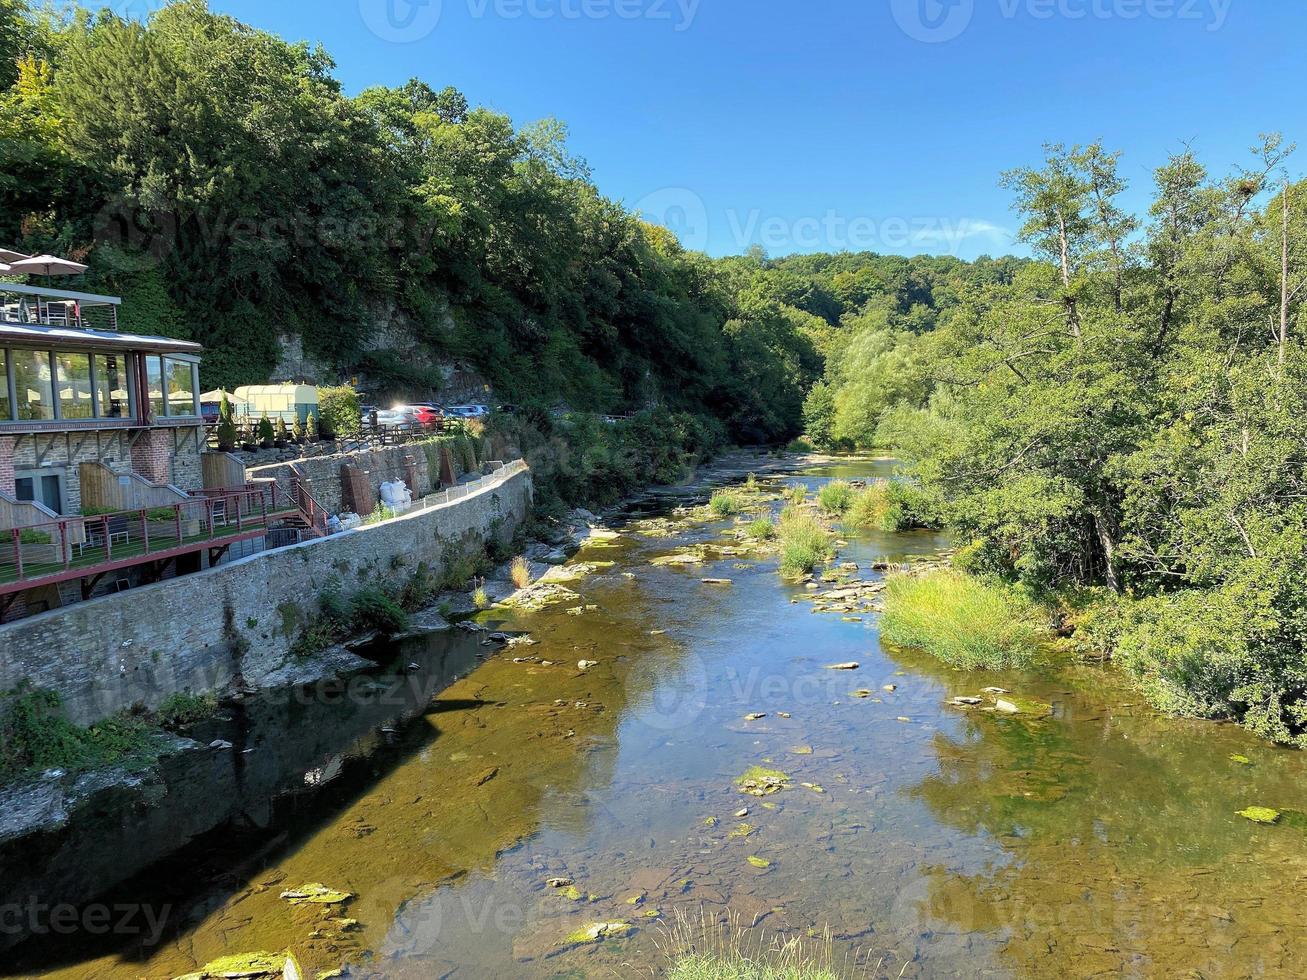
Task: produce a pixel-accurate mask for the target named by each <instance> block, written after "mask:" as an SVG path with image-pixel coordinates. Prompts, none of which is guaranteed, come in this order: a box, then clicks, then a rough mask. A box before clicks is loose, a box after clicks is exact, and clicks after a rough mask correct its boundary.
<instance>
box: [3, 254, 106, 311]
mask: <svg viewBox="0 0 1307 980" xmlns="http://www.w3.org/2000/svg"><path fill="white" fill-rule="evenodd" d="M87 268H88V266H85V265H82V263H80V262H72V261H70V260H68V259H61V258H59V256H57V255H34V256H32V257H31V258H26V259H15V260H14V261H12V262H10V263H9V272H10V274H11V275H13V274H20V275H22V274H25V275H29V276H44V277H45V278H47V279H48V278H50V277H51V276H80V275H81V274H82V273H83V272H85V271H86V270H87ZM36 318H37V320H38V321H39V320H40V319H41V298H40V297H39V296H38V297H37V298H36Z"/></svg>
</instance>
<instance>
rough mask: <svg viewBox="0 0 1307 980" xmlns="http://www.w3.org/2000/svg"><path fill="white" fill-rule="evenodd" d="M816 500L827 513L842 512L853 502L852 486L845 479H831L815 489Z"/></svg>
mask: <svg viewBox="0 0 1307 980" xmlns="http://www.w3.org/2000/svg"><path fill="white" fill-rule="evenodd" d="M817 502H818V503H820V504H821V509H822V510H824V511H825V512H826V513H828V514H843V513H844V512H845V511H846V510H848V509H849V507H850V506H852V504H853V487H852V486H850V485H849V483H848V481H846V480H832V481H831V482H830V483H827V484H826V485H825V486H823V487H822V488H821V489H820V490H818V491H817Z"/></svg>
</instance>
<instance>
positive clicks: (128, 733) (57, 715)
mask: <svg viewBox="0 0 1307 980" xmlns="http://www.w3.org/2000/svg"><path fill="white" fill-rule="evenodd" d="M161 734H162V733H161V732H159V731H158V730H157V729H155V728H153V727H152V726H151V725H150V724H149V723H148V722H147V720H146V719H145V718H144V717H141V716H136V715H129V714H119V715H114V716H113V717H111V718H106V719H105V720H104V721H101V722H98V723H97V724H95V725H92V726H91V727H90V728H82V727H80V726H78V725H75V724H73V723H72V722H71V721H69V720H68V719H67V718H66V717H64V713H63V699H62V698H61V697H60V696H59V694H58V693H57V692H55V691H48V690H42V689H38V688H33V687H28V686H22V687H19V688H17V689H15V690H13V691H7V692H5V693H3V694H0V783H8V782H11V781H12V780H14V779H17V778H18V777H20V776H23V775H24V774H26V773H37V772H43V771H45V770H48V769H62V770H64V771H65V772H69V773H77V772H81V771H83V770H86V769H94V768H98V767H101V766H109V765H115V764H117V763H122V762H131V761H133V760H139V761H144V760H146V759H147V758H149V757H150V755H151V750H152V747H153V746H154V745H155V744H156V742H157V740H158V739H159V737H160V736H161Z"/></svg>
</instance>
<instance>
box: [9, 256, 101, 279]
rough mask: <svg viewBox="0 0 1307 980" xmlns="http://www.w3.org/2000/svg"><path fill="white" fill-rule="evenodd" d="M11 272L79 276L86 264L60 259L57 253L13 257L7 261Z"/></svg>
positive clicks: (32, 274) (31, 274) (34, 274)
mask: <svg viewBox="0 0 1307 980" xmlns="http://www.w3.org/2000/svg"><path fill="white" fill-rule="evenodd" d="M9 268H10V270H11V271H12V272H15V273H23V274H26V275H29V276H46V277H47V278H48V277H50V276H80V275H81V274H82V273H83V272H85V271H86V270H87V268H88V266H85V265H82V263H80V262H71V261H69V260H68V259H61V258H59V256H57V255H35V256H32V257H31V258H24V259H14V260H13V261H12V262H10V263H9Z"/></svg>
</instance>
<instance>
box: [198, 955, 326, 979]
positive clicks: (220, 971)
mask: <svg viewBox="0 0 1307 980" xmlns="http://www.w3.org/2000/svg"><path fill="white" fill-rule="evenodd" d="M303 977H304V973H303V971H302V970H301V969H300V965H299V962H298V961H297V960H296V959H295V956H294V955H293V954H291V953H237V954H235V955H233V956H223V957H220V958H219V959H216V960H214V961H213V962H212V963H206V964H205V965H204V966H203V967H202V968H201V969H200V970H199V972H198V973H188V974H186V975H185V976H183V977H178V978H177V980H303Z"/></svg>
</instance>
